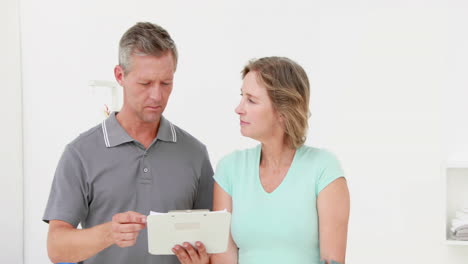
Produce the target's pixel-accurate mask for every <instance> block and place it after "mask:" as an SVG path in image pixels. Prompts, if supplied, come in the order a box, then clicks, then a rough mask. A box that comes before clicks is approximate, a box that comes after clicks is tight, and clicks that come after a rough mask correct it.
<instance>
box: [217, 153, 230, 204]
mask: <svg viewBox="0 0 468 264" xmlns="http://www.w3.org/2000/svg"><path fill="white" fill-rule="evenodd" d="M232 156H233V154H231V155H228V156H226V157H224V158H222V159H221V160H220V161H219V162H218V164H217V166H216V172H215V174H214V179H215V181H216V183H218V185H219V186H220V187H221V188H223V190H224V191H225V192H226V193H227V194H229V195H230V196H231V197H232V175H233V174H234V173H233V171H232V167H233V166H232V165H233V164H232V160H233V157H232Z"/></svg>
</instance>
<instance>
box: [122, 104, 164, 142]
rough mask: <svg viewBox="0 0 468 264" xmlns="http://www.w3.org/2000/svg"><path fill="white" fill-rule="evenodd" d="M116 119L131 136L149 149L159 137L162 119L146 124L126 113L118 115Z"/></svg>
mask: <svg viewBox="0 0 468 264" xmlns="http://www.w3.org/2000/svg"><path fill="white" fill-rule="evenodd" d="M116 119H117V121H118V122H119V124H120V125H121V126H122V128H123V129H124V130H125V131H126V132H127V134H128V135H129V136H131V137H132V138H133V139H135V140H137V141H138V142H140V143H141V144H143V145H144V146H145V148H148V147H149V146H150V144H151V142H153V140H154V139H155V138H156V136H157V135H158V130H159V124H160V123H161V118H159V120H157V121H155V122H144V121H142V120H140V119H139V118H138V117H136V116H135V115H131V114H129V113H128V112H126V111H121V112H119V113H117V114H116Z"/></svg>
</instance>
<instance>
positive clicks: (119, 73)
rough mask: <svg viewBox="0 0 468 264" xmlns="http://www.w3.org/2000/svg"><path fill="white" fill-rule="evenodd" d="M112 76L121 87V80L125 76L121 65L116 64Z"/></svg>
mask: <svg viewBox="0 0 468 264" xmlns="http://www.w3.org/2000/svg"><path fill="white" fill-rule="evenodd" d="M114 77H115V80H116V81H117V82H118V83H119V84H120V86H122V87H123V85H122V82H123V80H124V78H125V74H124V70H123V68H122V66H120V65H116V66H115V67H114Z"/></svg>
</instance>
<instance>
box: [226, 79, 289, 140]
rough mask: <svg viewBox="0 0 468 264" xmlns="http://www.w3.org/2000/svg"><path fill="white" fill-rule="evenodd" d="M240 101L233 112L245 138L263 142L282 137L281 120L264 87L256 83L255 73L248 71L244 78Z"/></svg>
mask: <svg viewBox="0 0 468 264" xmlns="http://www.w3.org/2000/svg"><path fill="white" fill-rule="evenodd" d="M241 96H242V98H241V101H240V103H239V105H238V106H237V107H236V109H235V111H236V113H237V114H238V115H239V118H240V126H241V133H242V135H243V136H245V137H250V138H252V139H255V140H258V141H261V142H264V141H265V140H268V139H269V138H271V137H275V136H278V135H283V133H284V130H283V128H282V126H281V118H280V117H279V114H278V113H277V111H276V110H275V109H274V108H273V104H272V102H271V100H270V97H269V96H268V93H267V90H266V88H265V87H264V86H262V85H260V84H259V83H258V82H257V73H256V72H253V71H250V72H249V73H247V75H246V76H245V77H244V81H243V84H242V88H241Z"/></svg>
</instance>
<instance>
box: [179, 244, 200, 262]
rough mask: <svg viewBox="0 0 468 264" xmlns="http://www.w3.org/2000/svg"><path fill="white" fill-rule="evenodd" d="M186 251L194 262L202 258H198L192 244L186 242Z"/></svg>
mask: <svg viewBox="0 0 468 264" xmlns="http://www.w3.org/2000/svg"><path fill="white" fill-rule="evenodd" d="M183 246H184V248H185V250H187V253H188V254H189V256H190V258H191V259H192V260H193V261H199V260H200V257H199V256H198V252H197V251H196V250H195V249H194V248H193V247H192V245H190V243H187V242H185V243H184V244H183Z"/></svg>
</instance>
